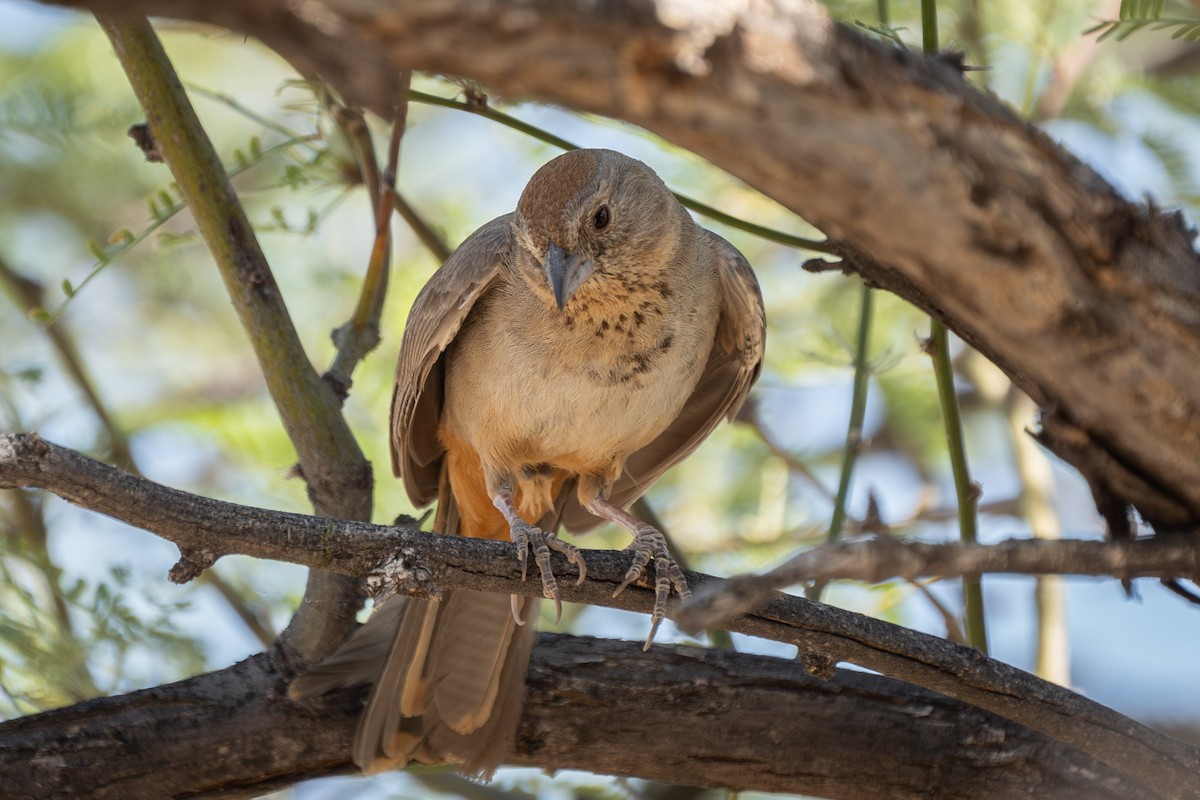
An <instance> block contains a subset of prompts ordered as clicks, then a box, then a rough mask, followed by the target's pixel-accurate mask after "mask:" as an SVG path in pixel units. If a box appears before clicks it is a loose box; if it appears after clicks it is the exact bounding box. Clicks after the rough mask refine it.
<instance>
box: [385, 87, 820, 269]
mask: <svg viewBox="0 0 1200 800" xmlns="http://www.w3.org/2000/svg"><path fill="white" fill-rule="evenodd" d="M408 98H409V99H410V100H416V101H417V102H418V103H425V104H427V105H433V106H441V107H442V108H453V109H457V110H458V111H467V112H470V113H472V114H478V115H479V116H481V117H486V118H487V119H490V120H492V121H493V122H498V123H500V124H501V125H504V126H506V127H509V128H512V129H513V130H516V131H520V132H521V133H524V134H526V135H527V136H531V137H533V138H534V139H537V140H539V141H542V142H545V143H546V144H549V145H553V146H554V147H558V148H561V149H563V150H578V149H579V145H577V144H574V143H573V142H569V141H567V140H566V139H564V138H562V137H561V136H556V135H554V134H553V133H550V132H549V131H547V130H545V129H543V128H539V127H538V126H536V125H530V124H529V123H528V122H522V121H521V120H519V119H517V118H516V117H512V116H509V115H508V114H505V113H504V112H503V111H497V110H496V109H494V108H492V107H491V106H489V105H488V104H487V98H486V97H482V96H477V97H473V98H472V99H471V100H469V101H462V100H454V99H451V98H449V97H439V96H437V95H434V94H428V93H427V92H421V91H418V90H416V89H410V90H409V92H408ZM674 194H675V197H676V199H678V200H679V202H680V203H682V204H683V205H684V207H686V208H690V209H691V210H692V211H695V212H696V213H697V214H701V215H703V216H706V217H708V218H709V219H712V220H716V221H717V222H721V223H723V224H725V225H728V226H729V227H731V228H737V229H738V230H743V231H746V232H747V233H752V234H754V235H755V236H758V237H759V238H761V239H766V240H767V241H769V242H776V243H778V244H783V245H787V246H788V247H798V248H800V249H802V250H812V251H815V252H818V253H836V250H835V248H834V247H833V246H832V245H831V244H829V243H828V242H826V241H823V240H818V239H807V238H805V237H803V236H796V235H794V234H791V233H784V232H783V231H779V230H775V229H774V228H768V227H766V226H765V225H756V224H755V223H753V222H747V221H746V220H744V219H740V218H738V217H735V216H733V215H732V214H727V213H725V212H724V211H720V210H718V209H715V208H713V207H712V206H710V205H707V204H705V203H701V202H700V201H699V200H694V199H692V198H691V197H688V196H686V195H683V194H680V193H679V192H674Z"/></svg>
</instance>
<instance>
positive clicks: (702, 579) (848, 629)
mask: <svg viewBox="0 0 1200 800" xmlns="http://www.w3.org/2000/svg"><path fill="white" fill-rule="evenodd" d="M3 486H12V487H37V488H44V489H48V490H50V491H53V492H54V493H55V494H58V495H59V496H60V497H62V498H63V499H65V500H68V501H70V502H72V503H75V504H77V505H81V506H83V507H85V508H89V509H92V510H95V511H99V512H100V513H104V514H107V515H109V516H112V517H115V518H116V519H121V520H124V521H126V522H129V523H130V524H132V525H137V526H139V527H142V528H144V529H146V530H149V531H151V532H153V533H157V534H159V535H161V536H164V537H165V538H168V539H170V540H171V541H174V542H176V543H178V544H180V545H181V548H182V549H183V552H184V554H185V557H187V555H188V553H192V554H198V555H196V556H194V557H193V558H194V560H196V561H198V562H200V563H202V564H203V563H211V561H212V560H213V559H215V558H216V557H219V556H220V555H222V554H228V553H243V554H246V555H252V556H257V557H267V558H280V559H283V560H288V561H293V562H294V563H300V564H306V565H309V566H321V567H323V568H325V569H329V570H334V571H338V572H342V573H344V574H353V575H364V574H367V573H368V572H369V571H372V570H374V569H376V568H377V567H378V566H379V565H380V564H381V562H383V561H384V560H385V559H386V558H387V557H388V556H389V555H391V554H395V553H400V554H401V561H400V564H399V566H400V570H399V573H398V579H397V583H398V589H399V591H401V592H405V593H409V594H422V595H428V594H430V593H432V592H435V591H438V590H441V589H452V588H470V589H477V590H482V591H494V592H505V593H512V594H524V595H530V596H535V595H538V594H539V593H540V591H541V588H540V586H538V585H536V582H533V581H521V579H520V570H519V568H518V567H517V563H516V559H514V558H512V551H511V547H510V546H509V545H507V544H506V543H503V542H493V541H486V540H478V539H469V538H466V537H457V536H438V535H434V534H427V533H423V532H421V531H418V530H414V529H411V528H388V527H385V526H378V525H369V524H367V523H363V522H345V521H341V520H334V519H328V518H321V517H307V516H304V515H300V514H288V513H283V512H273V511H266V510H262V509H252V508H247V507H245V506H238V505H235V504H232V503H223V502H220V501H216V500H211V499H207V498H201V497H197V496H195V495H190V494H187V493H186V492H180V491H177V490H174V489H168V488H166V487H163V486H158V485H156V484H154V483H152V482H150V481H146V480H144V479H141V478H137V477H134V476H132V475H129V474H127V473H122V472H120V471H119V470H115V469H113V468H111V467H108V466H105V465H103V464H100V463H99V462H96V461H93V460H91V459H89V458H87V457H86V456H83V455H81V454H79V453H76V452H74V451H71V450H69V449H66V448H62V447H58V446H56V445H53V444H50V443H48V442H46V441H44V440H42V439H40V438H38V437H37V436H34V435H30V434H21V435H3V436H0V487H3ZM585 557H586V561H587V573H588V581H587V582H586V583H584V585H583V586H581V587H574V586H564V587H562V591H563V599H564V600H568V601H570V602H582V603H588V604H592V605H603V606H608V607H611V608H621V609H625V610H630V611H638V612H641V613H648V612H649V611H650V609H651V608H652V605H653V592H652V591H650V590H649V589H646V588H638V589H636V590H635V589H631V590H629V591H626V592H624V593H623V594H621V595H619V596H618V597H616V598H614V597H612V596H611V592H612V589H613V587H615V586H618V585H619V584H620V583H621V581H622V580H623V577H624V574H625V570H626V568H627V567H628V559H627V556H625V555H624V554H623V553H620V552H608V551H585ZM558 568H560V569H562V568H564V564H563V563H562V562H561V559H560V561H559V567H558ZM177 569H179V566H177ZM687 578H688V582H689V583H690V584H691V585H692V586H694V587H697V588H698V589H699V588H702V587H703V586H705V585H711V584H713V583H714V582H715V581H716V579H714V578H712V577H710V576H707V575H701V574H698V573H689V574H688V576H687ZM725 627H726V628H727V629H728V630H730V631H734V632H737V633H743V634H747V635H751V636H759V637H763V638H767V639H773V640H776V641H780V642H787V643H790V644H794V645H796V646H797V647H798V648H799V649H800V651H801V652H802V653H806V654H815V655H816V659H813V660H812V661H813V663H814V664H825V665H827V667H826V668H822V667H821V666H817V667H814V670H815V671H817V672H825V671H831V668H832V666H833V664H835V663H837V662H841V661H846V662H850V663H853V664H858V665H860V666H863V667H866V668H868V669H872V670H875V671H878V672H881V673H884V674H887V675H891V676H893V677H896V678H900V679H902V680H904V681H908V682H909V683H914V684H916V685H918V686H922V687H924V688H926V689H930V690H933V691H936V692H939V693H941V694H944V695H947V696H949V697H953V698H956V699H958V700H962V701H963V702H966V703H969V704H971V705H974V706H977V707H979V708H983V709H986V710H988V711H991V712H993V713H996V714H1000V715H1002V716H1004V717H1007V718H1008V719H1011V720H1013V721H1014V722H1019V723H1021V724H1023V725H1027V726H1028V727H1030V728H1032V729H1034V730H1036V731H1039V732H1041V733H1044V734H1046V735H1048V736H1051V737H1053V738H1055V739H1057V740H1059V741H1061V742H1063V743H1065V744H1067V745H1070V746H1071V747H1074V748H1076V749H1078V750H1079V751H1081V752H1083V753H1085V754H1087V755H1089V756H1091V757H1092V758H1095V759H1096V760H1097V761H1100V762H1102V763H1104V764H1107V765H1108V766H1110V767H1112V768H1114V769H1116V770H1118V771H1120V772H1122V773H1124V774H1126V775H1128V776H1130V777H1132V778H1135V779H1136V780H1138V781H1139V782H1141V783H1144V784H1145V785H1146V786H1147V787H1150V788H1152V789H1154V790H1155V791H1158V792H1160V793H1163V794H1164V795H1167V796H1184V794H1183V793H1184V792H1188V791H1190V792H1193V793H1195V792H1200V750H1197V749H1195V748H1193V747H1190V746H1188V745H1185V744H1183V743H1181V742H1178V741H1176V740H1174V739H1171V738H1170V737H1168V736H1164V735H1163V734H1161V733H1158V732H1156V731H1153V730H1151V729H1149V728H1147V727H1145V726H1143V725H1140V724H1138V723H1137V722H1134V721H1133V720H1131V719H1129V718H1127V717H1125V716H1122V715H1121V714H1118V713H1117V712H1115V711H1113V710H1111V709H1109V708H1106V707H1104V706H1102V705H1100V704H1098V703H1095V702H1093V701H1091V700H1088V699H1086V698H1084V697H1080V696H1079V695H1076V694H1074V693H1073V692H1070V691H1068V690H1066V689H1063V688H1061V687H1058V686H1054V685H1053V684H1050V683H1047V682H1045V681H1042V680H1040V679H1038V678H1036V677H1034V676H1033V675H1030V674H1028V673H1026V672H1024V671H1022V670H1019V669H1016V668H1015V667H1011V666H1009V665H1007V664H1003V663H1001V662H999V661H995V660H992V659H989V658H987V657H985V656H983V655H982V654H981V653H979V652H978V651H976V650H973V649H971V648H968V647H963V646H961V645H956V644H953V643H951V642H947V641H945V640H942V639H938V638H937V637H933V636H929V635H927V634H922V633H918V632H916V631H911V630H908V629H906V628H902V627H899V626H897V625H892V624H890V623H887V622H883V621H881V620H876V619H871V618H869V617H865V616H862V615H860V614H854V613H851V612H848V611H842V610H840V609H836V608H832V607H829V606H824V605H821V604H820V603H812V602H809V601H807V600H804V599H803V598H799V597H790V596H786V595H778V594H776V595H773V596H772V598H771V599H770V600H769V601H768V602H767V603H766V604H765V605H764V606H763V607H762V608H761V609H759V610H758V611H756V612H754V613H753V614H751V615H748V616H745V617H743V618H741V619H737V620H733V621H731V622H730V623H729V624H728V625H726V626H725Z"/></svg>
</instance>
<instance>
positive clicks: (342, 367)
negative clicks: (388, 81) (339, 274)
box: [325, 72, 412, 400]
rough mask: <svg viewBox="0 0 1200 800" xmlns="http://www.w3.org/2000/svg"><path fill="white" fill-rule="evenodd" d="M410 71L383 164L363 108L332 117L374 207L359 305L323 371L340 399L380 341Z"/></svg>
mask: <svg viewBox="0 0 1200 800" xmlns="http://www.w3.org/2000/svg"><path fill="white" fill-rule="evenodd" d="M411 80H412V73H411V72H405V73H403V74H402V75H401V76H400V86H399V89H398V92H397V94H398V96H399V97H400V98H402V99H401V100H400V102H399V104H398V105H397V106H396V110H395V114H394V115H393V118H392V135H391V138H390V140H389V142H388V160H387V166H386V167H385V168H384V170H382V171H380V169H379V166H378V163H377V161H376V159H375V147H374V143H373V142H372V141H371V134H370V130H369V129H368V128H367V124H366V120H365V119H364V118H363V116H362V114H361V112H358V111H354V110H352V109H348V108H345V107H343V106H337V107H336V108H335V113H334V114H333V117H334V119H336V120H339V122H340V123H341V124H342V125H343V128H344V130H345V131H346V133H347V136H348V137H349V138H350V140H351V142H353V143H354V151H355V156H356V158H357V161H358V168H359V174H361V175H362V176H363V182H364V183H365V184H366V185H367V189H368V193H369V195H370V197H371V203H372V208H373V209H374V211H375V241H374V244H373V245H372V247H371V257H370V261H369V263H368V265H367V275H366V278H364V279H363V285H362V292H361V293H360V294H359V297H358V305H357V306H355V309H354V314H353V315H352V316H351V317H350V319H349V320H348V321H347V322H346V323H345V324H344V325H342V326H341V327H339V328H337V329H336V330H335V331H334V332H333V342H334V345H335V346H336V347H337V355H336V356H335V357H334V360H333V365H332V366H330V368H329V370H328V372H326V373H325V379H326V380H327V381H329V382H330V383H331V384H332V385H333V387H334V390H335V391H336V392H337V393H338V396H339V397H341V398H342V399H343V400H344V399H345V398H346V397H347V395H349V393H350V386H351V385H352V380H351V376H352V375H353V374H354V368H355V367H356V366H357V365H358V363H359V362H360V361H362V359H363V358H365V357H366V355H367V353H369V352H371V351H372V350H374V349H375V348H376V347H377V346H378V345H379V341H380V336H379V321H380V318H381V317H382V316H383V302H384V299H385V298H386V297H387V287H388V272H389V268H390V266H391V252H392V247H391V245H392V237H391V221H392V208H393V206H394V204H395V199H396V172H397V170H398V168H399V161H400V140H401V138H402V137H403V136H404V130H405V127H406V125H407V121H408V101H407V100H405V99H403V98H404V96H405V92H406V90H407V89H408V85H409V83H410V82H411Z"/></svg>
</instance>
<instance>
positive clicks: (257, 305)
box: [100, 17, 374, 657]
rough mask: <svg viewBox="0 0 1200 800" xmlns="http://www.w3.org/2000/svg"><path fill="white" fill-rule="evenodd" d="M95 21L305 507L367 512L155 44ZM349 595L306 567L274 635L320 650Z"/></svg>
mask: <svg viewBox="0 0 1200 800" xmlns="http://www.w3.org/2000/svg"><path fill="white" fill-rule="evenodd" d="M100 24H101V26H102V27H103V28H104V30H105V32H106V33H107V34H108V36H109V39H110V40H111V41H112V43H113V47H114V48H115V49H116V52H117V57H118V58H119V59H120V61H121V65H122V67H123V68H124V69H125V74H126V75H127V76H128V78H129V82H130V85H131V86H132V87H133V89H134V92H135V93H136V94H137V96H138V101H139V102H140V103H141V105H142V108H143V109H144V111H145V113H146V123H147V125H148V126H149V129H150V134H151V135H152V136H153V137H154V139H155V142H156V144H157V146H158V149H159V152H160V153H161V154H162V158H163V160H164V161H165V162H166V163H167V165H168V166H169V167H170V168H171V174H172V175H173V176H174V177H175V182H176V183H177V184H178V186H179V191H180V193H181V194H182V195H183V198H184V199H185V200H186V201H187V204H188V207H189V208H190V209H191V211H192V214H193V216H194V217H195V219H196V225H197V227H198V228H199V230H200V234H201V236H202V237H203V238H204V242H205V244H206V245H207V246H208V249H209V251H210V252H211V253H212V256H213V259H214V261H215V262H216V265H217V268H218V269H219V270H220V272H221V277H222V279H223V280H224V282H225V287H226V289H227V290H228V292H229V296H230V299H231V300H232V301H233V306H234V309H235V310H236V311H237V313H238V316H239V318H240V319H241V322H242V327H243V328H245V330H246V333H247V335H248V336H249V338H250V343H251V345H252V346H253V348H254V353H255V355H256V356H257V357H258V362H259V366H260V367H261V369H262V373H263V376H264V378H265V379H266V383H267V389H268V391H269V392H270V394H271V398H272V399H273V400H274V401H275V407H276V408H277V409H278V410H279V416H280V418H281V419H282V421H283V426H284V428H285V429H286V430H287V433H288V437H289V438H290V439H291V441H292V444H293V446H294V447H295V448H296V453H297V455H298V456H299V458H300V471H301V473H302V475H303V476H304V480H305V482H306V483H307V485H308V491H309V497H310V499H311V500H312V502H313V507H314V508H315V509H316V511H317V513H319V514H329V515H332V516H338V517H344V518H347V519H370V516H371V501H372V497H371V491H372V485H373V480H374V479H373V477H372V474H371V465H370V464H369V463H368V462H367V460H366V458H365V457H364V456H363V454H362V451H361V450H360V449H359V447H358V443H357V442H356V441H355V439H354V435H353V434H352V433H351V432H350V427H349V425H347V423H346V420H345V418H344V417H343V416H342V413H341V404H340V401H339V399H338V398H337V396H336V395H335V394H334V392H333V391H332V389H331V388H330V386H329V385H328V384H327V383H326V382H324V381H322V380H321V378H320V376H319V375H318V374H317V372H316V371H315V370H314V369H313V367H312V363H311V362H310V361H309V360H308V356H307V355H306V354H305V353H304V348H303V346H302V345H301V344H300V338H299V336H298V335H297V334H296V329H295V326H294V325H293V324H292V319H291V316H290V315H289V314H288V310H287V307H286V305H285V304H284V302H283V295H282V293H281V292H280V289H279V285H278V284H277V283H276V282H275V277H274V275H273V274H272V273H271V268H270V265H268V264H267V260H266V258H265V257H264V255H263V252H262V249H261V248H260V247H259V244H258V240H257V238H256V237H255V235H254V231H253V229H252V228H251V226H250V222H249V220H248V219H247V218H246V215H245V213H244V212H243V210H242V207H241V205H240V204H239V203H238V199H237V195H236V193H235V192H234V189H233V185H232V184H231V183H230V181H229V177H228V176H227V175H226V173H225V168H224V166H223V165H222V164H221V161H220V159H219V158H218V157H217V153H216V151H215V150H214V148H213V145H212V142H211V141H209V139H208V136H207V135H206V134H205V133H204V129H203V128H202V127H201V125H200V120H199V119H198V118H197V116H196V112H195V110H194V109H193V108H192V105H191V103H190V101H189V100H188V98H187V94H186V93H185V92H184V90H183V86H182V85H181V84H180V82H179V78H178V76H177V75H176V74H175V70H174V68H173V67H172V66H171V62H170V61H169V60H168V59H167V56H166V53H165V52H164V51H163V49H162V45H161V43H160V42H159V41H158V38H157V37H156V36H155V34H154V31H153V29H152V28H151V27H150V23H149V22H147V21H146V20H145V19H132V20H130V19H125V18H119V19H109V18H103V17H102V18H100ZM358 600H359V596H358V587H357V584H356V583H354V582H352V581H347V580H345V579H344V578H339V577H334V576H325V575H322V574H320V573H319V572H314V573H310V575H309V582H308V589H307V591H306V594H305V602H304V603H302V604H301V606H300V608H299V610H298V611H297V612H296V616H295V617H294V618H293V619H292V622H291V623H290V624H289V625H288V628H287V630H286V631H285V632H284V641H285V642H286V643H287V644H288V646H289V647H290V648H293V649H294V650H296V651H297V652H298V653H300V654H302V655H305V656H308V657H320V656H322V655H325V654H328V653H329V652H331V651H332V650H333V649H334V648H335V647H336V646H337V645H338V644H340V643H341V641H342V640H343V639H344V637H345V633H346V630H347V627H348V624H349V622H350V620H351V618H352V616H353V614H354V613H355V611H356V609H357V606H358Z"/></svg>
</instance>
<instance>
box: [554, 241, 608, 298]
mask: <svg viewBox="0 0 1200 800" xmlns="http://www.w3.org/2000/svg"><path fill="white" fill-rule="evenodd" d="M542 266H543V267H544V268H545V270H546V277H547V278H548V279H549V281H550V288H551V289H553V290H554V302H556V303H558V310H559V311H562V310H563V308H564V307H565V306H566V305H567V301H569V300H570V299H571V295H573V294H575V290H576V289H578V288H579V287H580V286H582V285H583V282H584V281H586V280H587V279H588V276H590V275H591V274H592V271H593V270H594V269H595V268H596V265H595V264H594V263H593V262H592V261H591V260H590V259H585V258H583V257H582V256H577V255H574V254H571V253H567V252H566V251H565V250H563V249H562V248H561V247H559V246H558V245H556V244H555V243H554V242H551V243H550V246H549V247H548V248H546V260H545V261H544V262H543V264H542Z"/></svg>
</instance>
